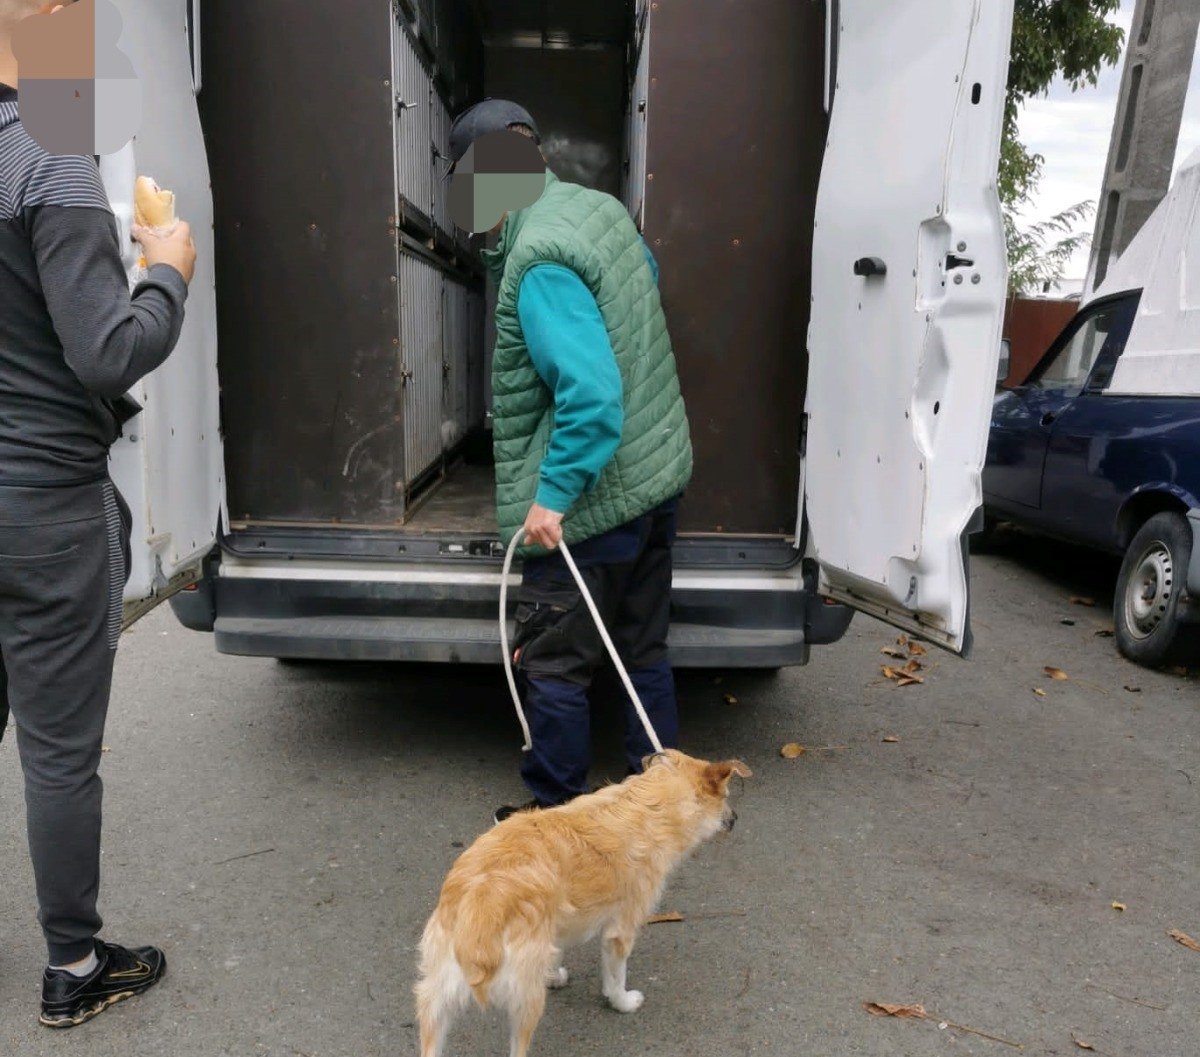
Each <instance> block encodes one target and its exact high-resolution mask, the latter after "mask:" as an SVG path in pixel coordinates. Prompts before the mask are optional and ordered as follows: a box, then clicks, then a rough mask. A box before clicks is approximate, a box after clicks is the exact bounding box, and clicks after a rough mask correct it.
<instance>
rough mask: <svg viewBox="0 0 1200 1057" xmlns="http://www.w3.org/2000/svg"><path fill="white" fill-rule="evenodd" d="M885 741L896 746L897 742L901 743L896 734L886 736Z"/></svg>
mask: <svg viewBox="0 0 1200 1057" xmlns="http://www.w3.org/2000/svg"><path fill="white" fill-rule="evenodd" d="M883 740H884V741H886V742H888V743H889V744H894V743H895V742H897V741H899V740H900V739H899V738H898V737H896V735H895V734H885V735H884V736H883Z"/></svg>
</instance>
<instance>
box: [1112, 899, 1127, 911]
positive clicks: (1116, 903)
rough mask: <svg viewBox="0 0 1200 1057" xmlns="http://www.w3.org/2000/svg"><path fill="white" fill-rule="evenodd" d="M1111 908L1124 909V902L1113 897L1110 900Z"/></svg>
mask: <svg viewBox="0 0 1200 1057" xmlns="http://www.w3.org/2000/svg"><path fill="white" fill-rule="evenodd" d="M1112 908H1113V910H1124V909H1126V908H1125V904H1124V903H1122V902H1121V901H1120V900H1118V899H1114V900H1113V901H1112Z"/></svg>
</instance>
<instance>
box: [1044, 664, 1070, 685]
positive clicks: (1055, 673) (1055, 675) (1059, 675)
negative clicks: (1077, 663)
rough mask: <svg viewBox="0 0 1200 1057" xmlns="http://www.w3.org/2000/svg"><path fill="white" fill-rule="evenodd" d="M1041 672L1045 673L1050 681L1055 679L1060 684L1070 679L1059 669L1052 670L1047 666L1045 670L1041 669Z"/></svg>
mask: <svg viewBox="0 0 1200 1057" xmlns="http://www.w3.org/2000/svg"><path fill="white" fill-rule="evenodd" d="M1042 671H1043V672H1045V673H1046V674H1047V675H1048V676H1050V678H1051V679H1057V680H1059V681H1060V682H1062V681H1064V680H1066V679H1069V678H1070V676H1069V675H1067V673H1066V672H1064V671H1063V670H1062V669H1061V668H1053V667H1051V666H1050V665H1048V664H1047V665H1046V667H1045V668H1043V669H1042Z"/></svg>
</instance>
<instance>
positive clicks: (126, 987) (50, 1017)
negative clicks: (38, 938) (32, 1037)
mask: <svg viewBox="0 0 1200 1057" xmlns="http://www.w3.org/2000/svg"><path fill="white" fill-rule="evenodd" d="M96 957H97V958H99V959H100V964H99V965H98V966H96V969H95V971H94V972H93V973H92V974H91V975H90V976H84V977H79V976H75V975H74V974H72V973H69V972H67V971H66V970H65V969H47V970H46V971H45V973H43V974H42V1015H41V1016H40V1017H39V1018H38V1019H39V1020H40V1021H41V1022H42V1023H43V1024H45V1025H46V1027H48V1028H73V1027H76V1026H77V1025H79V1024H82V1023H83V1022H84V1021H85V1020H91V1019H92V1017H94V1016H95V1015H96V1014H97V1013H103V1012H104V1011H105V1010H106V1009H107V1008H108V1007H109V1006H111V1005H114V1004H116V1003H117V1002H122V1001H124V1000H125V999H126V998H132V997H133V996H134V995H140V994H141V993H142V992H143V991H145V990H148V989H149V988H151V987H153V986H154V985H155V984H156V983H158V981H159V980H161V979H162V976H163V973H165V972H166V971H167V959H166V956H165V955H164V954H163V952H162V951H160V950H159V949H158V948H157V947H135V948H134V949H133V950H129V949H127V948H125V947H118V946H117V945H116V944H115V943H105V942H103V941H102V940H97V941H96Z"/></svg>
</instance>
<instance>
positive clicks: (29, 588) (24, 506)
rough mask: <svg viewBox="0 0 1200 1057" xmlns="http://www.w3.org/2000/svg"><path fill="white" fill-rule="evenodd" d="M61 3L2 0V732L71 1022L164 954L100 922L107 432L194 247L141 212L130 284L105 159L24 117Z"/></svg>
mask: <svg viewBox="0 0 1200 1057" xmlns="http://www.w3.org/2000/svg"><path fill="white" fill-rule="evenodd" d="M60 6H61V5H60ZM56 10H57V8H56V7H54V5H48V4H45V3H44V0H0V737H3V729H4V726H5V723H6V720H7V719H8V716H9V712H10V710H11V715H12V719H13V721H14V725H15V728H16V734H17V748H18V750H19V753H20V757H21V766H22V769H23V770H24V775H25V802H26V809H27V818H28V833H29V849H30V854H31V856H32V859H33V872H34V878H35V881H36V885H37V897H38V903H39V907H40V911H39V920H40V922H41V925H42V929H43V932H44V933H45V938H46V943H47V947H48V949H49V964H48V967H47V968H46V969H45V972H44V974H43V980H42V1009H41V1018H40V1019H41V1022H42V1023H43V1024H45V1025H47V1026H49V1027H71V1026H73V1025H76V1024H81V1023H83V1022H84V1021H85V1020H88V1019H90V1018H91V1017H93V1016H95V1015H96V1014H97V1013H99V1012H101V1011H102V1010H104V1009H105V1008H107V1007H108V1006H109V1005H111V1004H112V1003H113V1002H116V1001H119V1000H120V999H122V998H127V997H129V996H131V995H134V994H138V993H140V992H142V991H144V990H146V988H148V987H150V986H152V985H153V984H154V983H156V982H157V981H158V979H159V978H160V977H161V976H162V973H163V970H164V968H165V965H166V962H165V958H164V957H163V954H162V952H161V951H159V950H157V949H156V948H154V947H141V948H135V949H132V950H130V949H127V948H124V947H119V946H117V945H116V944H110V943H105V942H103V941H101V940H99V939H98V938H97V933H98V932H99V930H100V925H101V920H100V916H99V914H97V912H96V897H97V892H98V889H99V883H100V817H101V812H100V801H101V784H100V777H99V775H98V774H97V769H98V767H99V764H100V752H101V741H102V737H103V733H104V721H105V715H106V713H107V711H108V699H109V691H110V687H111V683H112V672H113V659H114V656H115V653H116V645H117V638H118V636H119V635H120V631H121V602H122V594H123V590H124V584H125V581H126V579H127V578H128V560H129V549H128V542H129V531H130V517H129V510H128V508H127V507H126V505H125V503H124V501H123V500H122V499H121V497H120V495H119V494H118V493H117V492H116V490H115V488H114V487H113V485H112V482H111V481H110V480H109V476H108V449H109V446H110V445H111V444H112V442H113V441H114V440H115V439H116V438H117V437H118V436H119V434H120V429H121V426H122V423H123V420H124V418H126V417H128V415H129V414H130V413H131V412H132V411H136V409H137V408H136V405H134V404H132V401H130V400H129V399H128V397H127V396H126V393H127V390H128V389H129V388H130V387H131V386H133V385H134V384H135V383H136V382H137V381H138V380H139V379H140V378H142V377H143V376H144V375H146V374H148V373H149V372H150V371H153V370H154V369H155V368H156V367H158V366H159V365H160V364H161V363H162V362H163V361H164V360H166V358H167V356H168V355H169V354H170V353H171V350H172V349H173V348H174V346H175V343H176V341H177V339H178V337H179V332H180V328H181V327H182V325H183V314H184V301H185V300H186V298H187V292H188V284H189V282H190V281H191V277H192V271H193V267H194V264H195V249H194V247H193V246H192V243H191V236H190V233H189V231H188V228H187V225H186V224H180V225H179V227H178V228H177V229H176V230H175V232H174V234H173V235H172V236H171V237H169V238H157V237H155V236H154V235H153V234H151V233H149V232H144V231H143V232H137V233H136V234H137V235H138V237H139V240H140V241H141V243H142V246H143V249H144V256H145V259H146V261H147V263H148V265H149V275H148V277H147V278H146V280H145V281H144V282H143V283H141V285H139V286H138V287H137V288H136V289H135V290H134V291H133V293H132V295H131V294H130V291H129V286H128V282H127V279H126V273H125V268H124V265H123V264H122V260H121V248H120V245H119V243H118V235H117V226H116V220H115V218H114V216H113V213H112V210H111V209H110V207H109V203H108V199H107V197H106V196H105V193H104V189H103V186H102V184H101V182H100V177H99V172H98V170H97V165H96V159H95V158H93V157H89V156H76V155H54V154H50V153H48V152H47V151H46V150H44V149H42V147H41V146H39V144H38V143H37V142H36V141H35V140H34V138H33V137H32V136H31V135H30V134H29V132H28V131H27V130H26V129H25V128H23V127H22V124H21V104H20V95H19V85H18V69H17V61H16V59H15V57H14V55H13V49H12V36H13V31H14V28H15V27H16V25H17V24H18V23H19V22H20V21H21V20H22V19H24V18H26V17H28V16H30V15H37V14H39V13H42V14H48V13H51V12H52V11H56ZM51 17H55V16H53V15H51Z"/></svg>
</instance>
